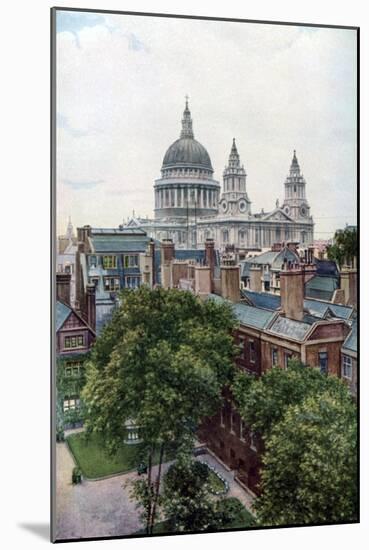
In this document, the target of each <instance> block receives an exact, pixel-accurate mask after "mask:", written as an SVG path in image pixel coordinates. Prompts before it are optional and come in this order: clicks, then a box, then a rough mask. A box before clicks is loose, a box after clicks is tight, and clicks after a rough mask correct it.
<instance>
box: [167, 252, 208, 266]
mask: <svg viewBox="0 0 369 550" xmlns="http://www.w3.org/2000/svg"><path fill="white" fill-rule="evenodd" d="M174 257H175V259H176V260H196V261H197V262H200V263H204V261H205V250H194V249H189V250H184V249H178V250H175V251H174Z"/></svg>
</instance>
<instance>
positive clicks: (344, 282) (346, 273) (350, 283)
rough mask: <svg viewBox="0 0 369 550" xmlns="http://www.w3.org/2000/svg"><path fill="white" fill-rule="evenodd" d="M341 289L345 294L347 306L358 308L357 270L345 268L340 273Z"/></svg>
mask: <svg viewBox="0 0 369 550" xmlns="http://www.w3.org/2000/svg"><path fill="white" fill-rule="evenodd" d="M340 280H341V284H340V288H341V289H342V290H343V291H344V293H345V304H347V305H349V306H354V307H355V308H356V307H357V270H356V269H348V268H344V269H342V270H341V272H340Z"/></svg>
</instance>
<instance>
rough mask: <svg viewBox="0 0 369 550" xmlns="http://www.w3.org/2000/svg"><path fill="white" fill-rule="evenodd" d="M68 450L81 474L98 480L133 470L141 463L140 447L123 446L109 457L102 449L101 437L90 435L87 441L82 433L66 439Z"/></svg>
mask: <svg viewBox="0 0 369 550" xmlns="http://www.w3.org/2000/svg"><path fill="white" fill-rule="evenodd" d="M67 443H68V445H69V448H70V450H71V452H72V454H73V456H74V458H75V460H76V462H77V464H78V466H79V467H80V468H81V470H82V473H83V475H84V476H85V477H87V478H99V477H104V476H108V475H112V474H118V473H124V472H128V471H129V470H134V469H136V468H137V465H138V464H139V463H140V462H141V460H142V459H141V458H140V456H139V454H140V450H141V446H140V445H139V444H138V445H124V444H122V447H121V448H120V449H119V451H118V452H117V454H116V455H113V456H112V455H110V454H109V453H108V452H107V451H106V450H105V448H104V442H103V440H102V438H101V436H99V435H97V434H92V435H91V436H90V437H89V439H88V440H87V439H86V437H85V434H84V433H83V432H80V433H75V434H72V435H70V436H68V437H67Z"/></svg>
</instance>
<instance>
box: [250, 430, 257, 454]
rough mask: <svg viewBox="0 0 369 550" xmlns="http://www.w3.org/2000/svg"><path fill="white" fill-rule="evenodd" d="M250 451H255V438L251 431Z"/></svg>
mask: <svg viewBox="0 0 369 550" xmlns="http://www.w3.org/2000/svg"><path fill="white" fill-rule="evenodd" d="M250 449H252V450H253V451H257V448H256V437H255V433H254V432H253V431H250Z"/></svg>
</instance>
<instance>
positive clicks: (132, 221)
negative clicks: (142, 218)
mask: <svg viewBox="0 0 369 550" xmlns="http://www.w3.org/2000/svg"><path fill="white" fill-rule="evenodd" d="M139 226H140V224H139V223H138V221H137V220H136V219H135V218H131V219H130V220H129V222H128V223H127V224H126V226H125V227H139Z"/></svg>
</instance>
